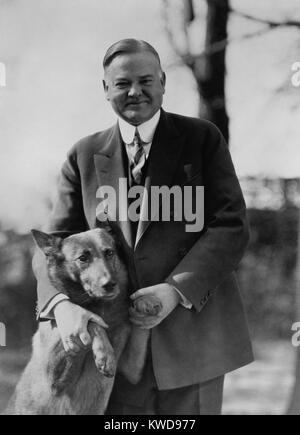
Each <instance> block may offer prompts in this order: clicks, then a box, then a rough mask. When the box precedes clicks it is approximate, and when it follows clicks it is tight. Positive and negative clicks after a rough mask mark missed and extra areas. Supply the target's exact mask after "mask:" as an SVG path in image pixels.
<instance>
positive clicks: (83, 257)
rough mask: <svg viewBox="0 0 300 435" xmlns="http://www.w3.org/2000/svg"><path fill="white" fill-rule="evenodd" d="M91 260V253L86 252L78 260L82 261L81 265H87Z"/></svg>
mask: <svg viewBox="0 0 300 435" xmlns="http://www.w3.org/2000/svg"><path fill="white" fill-rule="evenodd" d="M89 259H90V254H89V252H86V253H85V254H82V255H80V257H78V259H77V260H79V261H81V263H86V262H87V261H89Z"/></svg>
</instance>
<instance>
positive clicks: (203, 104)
mask: <svg viewBox="0 0 300 435" xmlns="http://www.w3.org/2000/svg"><path fill="white" fill-rule="evenodd" d="M207 7H208V11H207V26H206V43H205V46H206V54H205V55H204V56H200V57H199V58H196V59H195V64H194V75H195V78H196V81H197V84H198V91H199V94H200V109H199V115H200V117H201V118H204V119H208V120H209V121H212V122H213V123H215V124H216V125H217V126H218V128H219V129H220V130H221V132H222V133H223V135H224V137H225V139H226V141H227V142H228V141H229V119H228V116H227V111H226V99H225V78H226V64H225V55H226V44H225V45H224V49H221V50H216V51H214V50H213V48H214V47H215V44H216V43H219V42H221V41H224V40H226V39H227V23H228V16H229V5H228V0H207Z"/></svg>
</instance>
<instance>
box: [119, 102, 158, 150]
mask: <svg viewBox="0 0 300 435" xmlns="http://www.w3.org/2000/svg"><path fill="white" fill-rule="evenodd" d="M160 112H161V111H160V110H158V112H156V114H155V115H154V116H153V117H152V118H151V119H149V121H146V122H144V123H143V124H141V125H139V126H138V127H137V129H138V132H139V134H140V137H141V139H142V141H143V142H147V143H150V142H152V140H153V136H154V133H155V130H156V127H157V124H158V122H159V118H160ZM118 122H119V128H120V132H121V136H122V139H123V142H125V143H126V144H127V145H128V144H130V143H132V142H133V138H134V134H135V129H136V127H135V126H134V125H131V124H129V123H128V122H126V121H124V119H122V118H119V119H118Z"/></svg>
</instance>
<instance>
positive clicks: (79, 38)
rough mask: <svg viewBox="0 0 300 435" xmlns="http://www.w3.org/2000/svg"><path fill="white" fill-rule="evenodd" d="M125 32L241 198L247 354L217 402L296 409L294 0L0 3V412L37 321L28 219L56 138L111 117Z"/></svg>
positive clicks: (51, 163) (51, 167)
mask: <svg viewBox="0 0 300 435" xmlns="http://www.w3.org/2000/svg"><path fill="white" fill-rule="evenodd" d="M128 37H134V38H141V39H144V40H147V41H148V42H150V43H151V44H153V45H154V47H156V48H157V50H158V51H159V53H160V54H161V58H162V63H163V66H164V69H165V71H166V73H167V93H166V96H165V102H164V108H165V109H166V110H168V111H172V112H177V113H181V114H184V115H190V116H201V117H204V118H207V119H210V120H212V121H213V122H215V123H216V124H217V125H218V126H219V128H220V129H221V130H222V132H223V134H224V135H225V137H226V138H227V139H228V142H229V146H230V150H231V153H232V157H233V160H234V163H235V167H236V171H237V174H238V176H239V178H240V181H241V185H242V188H243V191H244V195H245V198H246V201H247V205H248V209H249V219H250V224H251V243H250V245H249V249H248V251H247V253H246V255H245V257H244V259H243V261H242V263H241V266H240V268H239V271H238V273H239V280H240V284H241V289H242V292H243V295H244V299H245V302H246V309H247V313H248V317H249V324H250V329H251V334H252V338H253V343H254V348H255V354H256V362H255V363H254V364H252V365H250V366H249V367H246V368H243V369H241V370H239V371H237V372H235V373H233V374H230V375H229V376H228V377H227V381H226V385H225V399H224V413H225V414H243V415H247V414H252V415H253V414H266V415H272V414H274V415H276V414H285V413H290V414H297V415H300V357H298V355H297V348H296V347H293V345H292V336H293V334H294V332H293V331H292V325H293V324H294V322H297V321H298V322H300V297H299V288H300V260H299V257H300V255H299V254H298V252H300V247H299V246H300V237H299V228H300V224H299V222H300V219H299V213H300V212H299V207H300V183H299V179H300V146H299V145H300V144H299V141H300V122H299V121H300V75H299V74H298V76H299V80H297V76H296V75H295V74H296V69H294V71H293V70H292V68H297V65H296V63H297V62H300V3H299V0H285V2H282V1H280V0H263V1H262V0H194V1H193V0H151V2H146V1H143V2H141V1H140V0H76V1H74V0H0V74H1V78H0V138H1V141H0V150H1V159H0V324H1V323H2V324H5V326H6V345H7V346H6V347H3V346H2V347H1V341H0V412H1V410H3V409H4V407H5V405H6V403H7V400H8V398H9V396H10V394H11V393H12V391H13V387H14V385H15V383H16V382H17V380H18V377H19V375H20V371H21V370H22V368H23V367H24V364H26V361H27V359H28V357H29V355H30V343H31V337H32V334H33V333H34V331H35V329H36V327H37V324H36V321H35V300H36V293H35V281H34V277H33V275H32V271H31V256H32V252H33V243H32V240H31V237H30V235H29V230H30V229H31V228H40V227H41V226H42V225H43V224H44V223H45V221H46V219H47V215H48V213H49V210H50V208H51V204H52V200H53V193H54V192H55V187H56V181H57V176H58V173H59V170H60V167H61V164H62V162H63V160H64V158H65V155H66V152H67V151H68V149H69V148H70V147H71V146H72V145H73V144H74V143H75V142H76V141H77V140H78V139H79V138H81V137H83V136H86V135H88V134H90V133H93V132H95V131H99V130H102V129H105V128H106V127H109V126H110V125H112V124H113V123H114V122H115V115H114V114H113V112H112V110H111V108H110V106H109V104H108V103H107V102H106V100H105V99H104V94H103V91H102V85H101V80H102V69H101V60H102V58H103V56H104V53H105V51H106V49H107V47H108V46H109V45H111V44H112V43H114V42H115V41H117V40H119V39H121V38H128ZM299 69H300V64H299ZM298 86H299V87H298ZM2 344H3V343H2Z"/></svg>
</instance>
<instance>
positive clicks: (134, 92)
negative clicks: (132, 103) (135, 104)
mask: <svg viewBox="0 0 300 435" xmlns="http://www.w3.org/2000/svg"><path fill="white" fill-rule="evenodd" d="M140 95H142V88H141V86H140V85H138V84H134V85H132V86H131V87H130V89H129V92H128V97H139V96H140Z"/></svg>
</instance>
